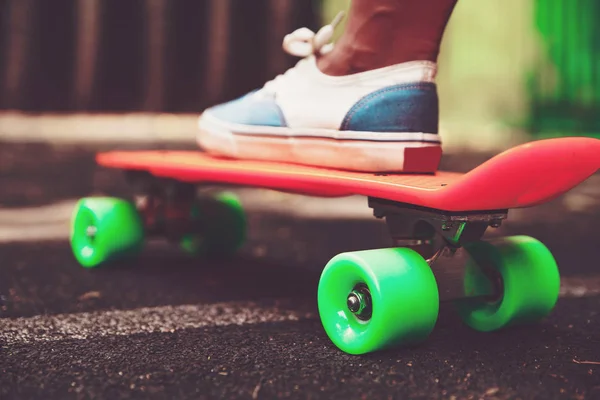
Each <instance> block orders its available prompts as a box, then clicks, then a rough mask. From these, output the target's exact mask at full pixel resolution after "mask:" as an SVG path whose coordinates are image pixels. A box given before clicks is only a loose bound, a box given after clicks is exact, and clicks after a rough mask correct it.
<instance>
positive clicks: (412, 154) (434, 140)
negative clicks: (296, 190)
mask: <svg viewBox="0 0 600 400" xmlns="http://www.w3.org/2000/svg"><path fill="white" fill-rule="evenodd" d="M198 128H199V132H198V135H197V142H198V145H199V146H200V147H202V148H203V149H205V150H206V151H208V152H209V153H211V154H214V155H218V156H225V157H231V158H237V159H249V160H260V161H274V162H286V163H294V164H302V165H311V166H318V167H324V168H335V169H343V170H351V171H363V172H412V173H431V172H435V171H437V168H438V166H439V162H440V160H441V157H442V148H441V142H440V140H439V135H437V134H430V133H418V132H406V133H403V132H399V133H397V132H390V133H381V132H357V131H336V130H326V129H318V130H314V129H313V130H306V131H304V130H298V129H290V128H279V127H248V126H245V125H239V124H232V123H225V122H222V121H220V120H217V119H216V118H213V117H212V116H210V115H206V114H205V115H203V116H201V117H200V119H199V120H198ZM342 138H343V139H342Z"/></svg>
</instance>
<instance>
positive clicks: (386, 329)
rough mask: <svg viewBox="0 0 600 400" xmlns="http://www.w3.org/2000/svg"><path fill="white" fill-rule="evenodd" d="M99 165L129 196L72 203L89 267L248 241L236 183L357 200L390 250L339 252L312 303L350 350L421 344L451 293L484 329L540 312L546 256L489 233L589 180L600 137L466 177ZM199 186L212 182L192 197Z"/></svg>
mask: <svg viewBox="0 0 600 400" xmlns="http://www.w3.org/2000/svg"><path fill="white" fill-rule="evenodd" d="M97 163H98V164H99V165H100V166H103V167H106V168H113V169H118V170H122V171H123V172H124V174H125V177H126V179H127V180H128V182H129V183H130V184H131V188H132V195H131V198H127V199H122V198H113V197H90V198H83V199H81V200H80V201H79V202H78V204H77V205H76V208H75V210H74V214H73V219H72V222H71V247H72V250H73V253H74V255H75V258H76V259H77V260H78V262H79V263H80V264H81V265H82V266H83V267H87V268H95V267H98V266H101V265H104V264H107V263H110V262H111V261H114V260H117V259H120V258H123V257H126V256H128V257H131V256H134V255H136V254H138V253H139V251H140V250H141V249H142V247H143V243H144V240H145V239H146V238H148V237H154V236H160V237H163V238H166V239H168V240H169V241H172V242H173V243H177V244H179V245H180V246H181V247H182V249H184V250H185V251H187V252H189V253H191V254H194V255H198V256H203V257H224V256H228V255H231V254H233V253H234V252H235V251H236V250H237V249H238V248H239V247H240V246H242V245H243V242H244V239H245V235H246V216H245V214H244V210H243V209H242V206H241V203H240V201H239V199H237V197H235V195H234V194H233V193H231V192H228V191H227V190H226V189H227V187H230V186H234V187H241V186H245V187H253V188H266V189H272V190H278V191H284V192H292V193H298V194H302V195H307V196H318V197H344V196H351V195H361V196H364V197H365V198H366V199H367V204H368V206H369V207H370V208H371V209H372V210H373V215H374V217H376V218H380V219H384V220H385V223H386V224H387V226H388V228H389V233H390V236H391V238H392V240H393V243H394V245H393V247H391V248H383V249H374V250H363V251H355V252H347V253H343V254H339V255H337V256H335V257H333V258H332V259H331V260H330V261H329V262H328V263H327V265H326V266H325V267H324V269H323V272H322V274H321V278H320V281H319V284H318V290H317V297H318V298H317V300H318V309H319V315H320V318H321V322H322V325H323V328H324V330H325V332H326V334H327V335H328V337H329V338H330V339H331V341H332V342H333V343H334V344H335V345H336V346H337V347H338V348H339V349H341V350H342V351H344V352H346V353H349V354H365V353H370V352H373V351H378V350H382V349H386V348H390V347H396V346H408V345H413V344H416V343H419V342H422V341H424V340H426V338H427V337H428V336H429V334H430V333H431V332H432V330H433V328H434V326H435V324H436V321H437V318H438V312H439V305H440V302H442V301H449V302H452V303H453V304H454V305H455V307H456V310H457V311H458V315H459V316H460V318H461V319H462V320H463V322H464V323H465V324H466V325H468V326H470V327H471V328H473V329H475V330H478V331H485V332H489V331H496V330H499V329H502V328H505V327H508V326H512V325H516V324H523V323H531V322H536V321H539V320H541V319H543V318H545V317H546V316H547V315H548V314H549V313H550V312H551V311H552V309H553V308H554V306H555V303H556V301H557V299H558V294H559V288H560V275H559V270H558V266H557V264H556V261H555V259H554V257H553V256H552V254H551V252H550V251H549V250H548V249H547V248H546V247H545V246H544V245H543V244H542V243H541V242H539V241H538V240H536V239H534V238H531V237H526V236H515V237H507V238H498V239H493V240H484V239H483V236H484V234H485V232H486V231H487V230H488V229H490V228H491V229H493V228H497V227H499V226H500V225H501V224H502V223H503V221H504V220H505V219H506V218H507V216H508V213H509V210H510V209H514V208H524V207H531V206H535V205H539V204H542V203H545V202H548V201H550V200H552V199H555V198H557V197H558V196H560V195H562V194H563V193H565V192H567V191H568V190H570V189H572V188H573V187H575V186H577V185H578V184H580V183H581V182H583V181H584V180H586V179H587V178H588V177H590V176H591V175H593V174H594V173H595V172H596V171H597V170H598V169H599V168H600V140H597V139H591V138H560V139H548V140H540V141H535V142H531V143H528V144H524V145H520V146H517V147H515V148H512V149H510V150H507V151H505V152H503V153H501V154H499V155H497V156H495V157H493V158H491V159H490V160H488V161H486V162H484V163H483V164H481V165H479V166H478V167H476V168H474V169H473V170H471V171H469V172H467V173H455V172H446V171H440V172H437V173H435V174H408V173H407V174H398V173H396V174H393V173H362V172H348V171H339V170H330V169H323V168H316V167H308V166H299V165H291V164H283V163H272V162H263V161H248V160H234V159H224V158H217V157H212V156H209V155H206V154H205V153H202V152H193V151H125V152H119V151H116V152H107V153H100V154H98V155H97ZM202 187H217V188H219V190H220V191H218V192H217V193H216V194H215V193H211V194H210V195H206V194H205V195H199V190H198V189H199V188H202Z"/></svg>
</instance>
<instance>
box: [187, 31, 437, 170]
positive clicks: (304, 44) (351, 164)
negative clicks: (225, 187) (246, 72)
mask: <svg viewBox="0 0 600 400" xmlns="http://www.w3.org/2000/svg"><path fill="white" fill-rule="evenodd" d="M334 26H335V24H331V25H327V26H326V27H324V28H323V29H321V30H320V31H319V32H318V33H317V34H314V33H313V32H311V31H310V30H308V29H307V28H302V29H299V30H297V31H295V32H294V33H292V34H290V35H287V36H286V38H285V39H284V45H283V47H284V50H286V51H287V52H288V53H290V54H292V55H295V56H299V57H303V59H302V60H300V61H299V62H298V63H297V64H296V66H294V67H293V68H291V69H289V70H287V72H285V73H284V74H282V75H279V76H278V77H276V78H275V79H274V80H272V81H269V82H267V83H266V84H265V85H264V86H263V87H262V88H261V89H258V90H255V91H253V92H251V93H249V94H247V95H245V96H242V97H240V98H238V99H236V100H233V101H230V102H227V103H225V104H221V105H218V106H215V107H212V108H209V109H207V110H206V111H204V113H203V114H202V115H201V116H200V118H199V121H198V127H199V133H198V136H197V141H198V144H199V145H200V146H201V147H202V148H204V149H205V150H206V151H207V152H209V153H210V154H213V155H216V156H225V157H231V158H238V159H250V160H262V161H275V162H286V163H296V164H303V165H311V166H318V167H326V168H335V169H343V170H352V171H363V172H414V173H431V172H435V171H436V170H437V168H438V165H439V162H440V159H441V156H442V148H441V140H440V137H439V134H438V122H439V105H438V104H439V102H438V95H437V87H436V84H435V76H436V72H437V65H436V64H435V63H433V62H430V61H412V62H406V63H402V64H398V65H393V66H389V67H385V68H380V69H376V70H371V71H366V72H361V73H357V74H352V75H347V76H329V75H326V74H323V73H322V72H321V71H320V70H319V68H318V67H317V62H316V55H317V54H324V53H326V52H328V51H331V49H332V44H331V43H329V41H330V39H331V36H332V32H333V28H334Z"/></svg>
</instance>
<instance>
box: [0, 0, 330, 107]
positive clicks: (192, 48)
mask: <svg viewBox="0 0 600 400" xmlns="http://www.w3.org/2000/svg"><path fill="white" fill-rule="evenodd" d="M319 4H320V2H318V1H304V0H303V1H297V0H126V1H125V0H0V18H1V19H0V89H1V92H0V108H2V109H18V110H25V111H117V112H118V111H167V112H173V111H175V112H196V111H199V110H201V109H203V108H205V107H206V106H209V105H211V104H214V103H216V102H220V101H223V100H227V99H230V98H232V97H234V96H237V95H240V94H242V93H244V92H246V91H248V90H250V89H252V88H255V87H257V86H259V85H261V84H262V83H264V81H265V80H266V79H271V78H272V77H273V76H274V75H275V74H277V73H281V72H283V71H284V70H285V69H286V68H287V67H289V66H290V65H291V64H292V63H293V62H295V61H294V60H293V59H292V58H290V57H288V56H286V55H285V54H284V53H283V51H282V49H281V41H282V39H283V36H284V35H285V34H286V33H288V32H290V31H291V30H293V29H296V28H298V27H300V26H308V27H310V28H311V29H315V28H318V27H319V25H320V18H319Z"/></svg>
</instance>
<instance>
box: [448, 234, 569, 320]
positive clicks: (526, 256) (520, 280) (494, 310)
mask: <svg viewBox="0 0 600 400" xmlns="http://www.w3.org/2000/svg"><path fill="white" fill-rule="evenodd" d="M465 249H466V250H467V251H468V252H469V254H470V255H471V257H472V258H473V261H474V262H470V263H469V264H468V265H467V266H466V271H465V278H464V279H465V288H466V290H467V291H468V292H470V293H473V294H478V293H490V292H491V291H493V289H494V287H496V291H497V292H500V293H499V295H497V296H495V297H494V296H493V297H491V298H490V297H487V298H486V297H479V298H467V299H461V300H459V301H457V302H456V306H457V309H458V312H459V314H460V316H461V318H462V319H463V321H464V322H465V323H466V324H467V325H468V326H470V327H471V328H473V329H475V330H478V331H484V332H488V331H494V330H498V329H502V328H505V327H508V326H511V325H516V324H524V323H530V322H537V321H539V320H541V319H542V318H544V317H546V316H547V315H548V314H550V312H551V311H552V309H553V308H554V306H555V304H556V301H557V300H558V295H559V291H560V274H559V271H558V266H557V265H556V261H555V260H554V257H553V256H552V254H551V253H550V251H549V250H548V248H546V246H544V245H543V244H542V243H541V242H539V241H538V240H536V239H533V238H531V237H527V236H515V237H509V238H502V239H498V240H493V241H489V242H477V243H473V244H470V245H467V246H465ZM486 269H487V271H488V272H487V273H486ZM490 272H491V275H490ZM490 277H492V278H491V279H490ZM494 277H495V278H494ZM494 280H496V282H495V283H494Z"/></svg>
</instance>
